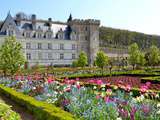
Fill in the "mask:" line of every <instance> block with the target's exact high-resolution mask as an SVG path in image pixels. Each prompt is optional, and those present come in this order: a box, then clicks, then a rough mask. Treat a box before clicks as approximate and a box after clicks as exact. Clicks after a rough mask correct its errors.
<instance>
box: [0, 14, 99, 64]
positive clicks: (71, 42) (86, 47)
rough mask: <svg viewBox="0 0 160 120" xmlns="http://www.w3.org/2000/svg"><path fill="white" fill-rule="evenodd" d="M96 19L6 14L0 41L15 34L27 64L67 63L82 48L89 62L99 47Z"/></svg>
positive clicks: (0, 27)
mask: <svg viewBox="0 0 160 120" xmlns="http://www.w3.org/2000/svg"><path fill="white" fill-rule="evenodd" d="M99 25H100V21H99V20H91V19H88V20H79V19H73V20H72V16H71V15H70V16H69V18H68V20H67V22H66V23H63V22H56V21H52V19H51V18H49V19H48V20H40V19H37V18H36V15H31V16H30V17H28V16H26V15H25V14H24V13H18V14H16V16H15V17H14V18H13V17H12V16H11V14H10V13H8V15H7V17H6V19H5V20H4V21H3V22H1V23H0V44H2V43H3V41H4V38H5V37H6V36H12V35H13V36H15V37H16V38H17V40H18V41H19V42H21V44H22V46H23V53H24V55H25V57H26V59H27V61H28V63H29V65H30V66H33V65H35V64H37V63H38V64H40V65H70V64H71V63H72V62H73V61H74V60H75V59H77V58H78V55H79V53H80V52H81V51H85V52H86V53H87V56H88V61H89V63H90V64H92V63H93V61H94V58H95V55H96V53H97V51H98V50H99Z"/></svg>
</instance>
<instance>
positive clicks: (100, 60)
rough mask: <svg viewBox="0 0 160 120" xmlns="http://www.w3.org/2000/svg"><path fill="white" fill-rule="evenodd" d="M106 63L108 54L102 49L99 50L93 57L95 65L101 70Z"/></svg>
mask: <svg viewBox="0 0 160 120" xmlns="http://www.w3.org/2000/svg"><path fill="white" fill-rule="evenodd" d="M108 63H109V58H108V56H107V55H106V54H105V53H104V52H103V51H99V52H98V53H97V56H96V59H95V64H96V66H98V67H100V68H101V69H102V72H103V69H104V67H105V66H106V65H108Z"/></svg>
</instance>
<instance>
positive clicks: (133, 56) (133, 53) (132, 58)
mask: <svg viewBox="0 0 160 120" xmlns="http://www.w3.org/2000/svg"><path fill="white" fill-rule="evenodd" d="M139 55H140V51H139V48H138V45H137V44H136V43H133V44H131V45H130V46H129V62H130V64H131V65H132V66H133V69H134V68H135V66H136V65H137V64H138V63H139Z"/></svg>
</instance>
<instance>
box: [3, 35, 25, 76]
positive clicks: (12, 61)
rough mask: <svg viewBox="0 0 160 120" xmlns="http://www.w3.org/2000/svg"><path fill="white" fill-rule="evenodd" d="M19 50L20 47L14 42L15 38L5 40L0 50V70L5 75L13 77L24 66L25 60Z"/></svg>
mask: <svg viewBox="0 0 160 120" xmlns="http://www.w3.org/2000/svg"><path fill="white" fill-rule="evenodd" d="M21 50H22V46H21V44H20V43H19V42H17V41H16V38H15V37H13V36H12V37H7V38H5V41H4V43H3V44H2V46H1V48H0V63H1V64H0V68H1V70H3V72H4V74H5V75H6V73H7V72H8V73H11V74H12V75H13V74H14V73H16V72H17V71H18V69H19V68H20V67H21V66H22V65H24V63H25V58H24V56H23V54H22V51H21Z"/></svg>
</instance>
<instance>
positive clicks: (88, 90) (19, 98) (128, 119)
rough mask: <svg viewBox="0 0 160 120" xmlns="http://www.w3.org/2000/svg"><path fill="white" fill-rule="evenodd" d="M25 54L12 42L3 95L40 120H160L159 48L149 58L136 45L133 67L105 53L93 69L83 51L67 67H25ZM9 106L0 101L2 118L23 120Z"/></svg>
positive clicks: (5, 51) (2, 53) (6, 51)
mask: <svg viewBox="0 0 160 120" xmlns="http://www.w3.org/2000/svg"><path fill="white" fill-rule="evenodd" d="M6 46H7V47H6ZM15 46H17V47H15ZM21 49H22V48H21V46H20V44H18V43H17V42H16V40H15V39H14V38H12V37H10V38H7V39H6V42H5V43H4V45H3V46H2V48H1V49H0V58H1V59H0V61H1V65H0V69H1V77H0V96H1V97H2V98H3V97H6V98H8V99H9V100H10V101H14V103H15V104H17V106H20V107H21V108H24V109H25V110H26V111H28V112H29V113H30V114H31V115H33V116H34V117H35V119H36V120H73V119H75V120H160V81H159V79H160V70H159V67H158V64H159V61H158V60H157V59H159V58H160V57H156V55H157V48H156V47H155V46H153V47H151V52H150V53H149V55H148V56H146V58H145V57H144V54H143V53H141V52H140V51H139V50H138V48H137V46H136V44H134V45H132V46H131V47H130V51H131V52H130V57H129V60H128V61H129V63H130V65H128V64H127V61H126V59H122V60H121V61H118V62H117V60H111V59H110V60H109V58H108V57H107V55H105V53H103V52H102V51H100V52H98V53H97V57H96V59H95V63H94V64H95V66H94V67H90V66H87V65H88V62H87V56H86V55H85V53H84V52H82V53H81V54H80V55H79V59H78V60H76V61H74V62H73V66H72V67H67V68H64V67H62V68H59V67H57V68H56V67H53V66H40V65H38V64H37V65H35V66H33V67H31V68H25V67H24V66H23V65H24V62H25V59H24V57H23V56H22V55H21V52H20V50H21ZM153 51H155V52H153ZM15 53H16V54H15ZM147 54H148V53H147ZM6 58H7V59H6ZM10 58H11V59H10ZM137 58H138V59H137ZM151 58H152V59H151ZM153 58H154V59H153ZM151 61H152V62H151ZM115 62H116V64H115ZM117 63H118V64H117ZM119 63H120V64H119ZM153 63H154V64H153ZM145 65H147V67H145ZM86 66H87V67H86ZM132 68H133V69H132ZM4 102H5V101H4V100H3V101H0V104H1V106H0V119H2V120H21V119H22V118H21V116H20V115H19V113H16V112H17V111H14V110H13V109H12V108H13V107H10V105H7V103H4Z"/></svg>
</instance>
